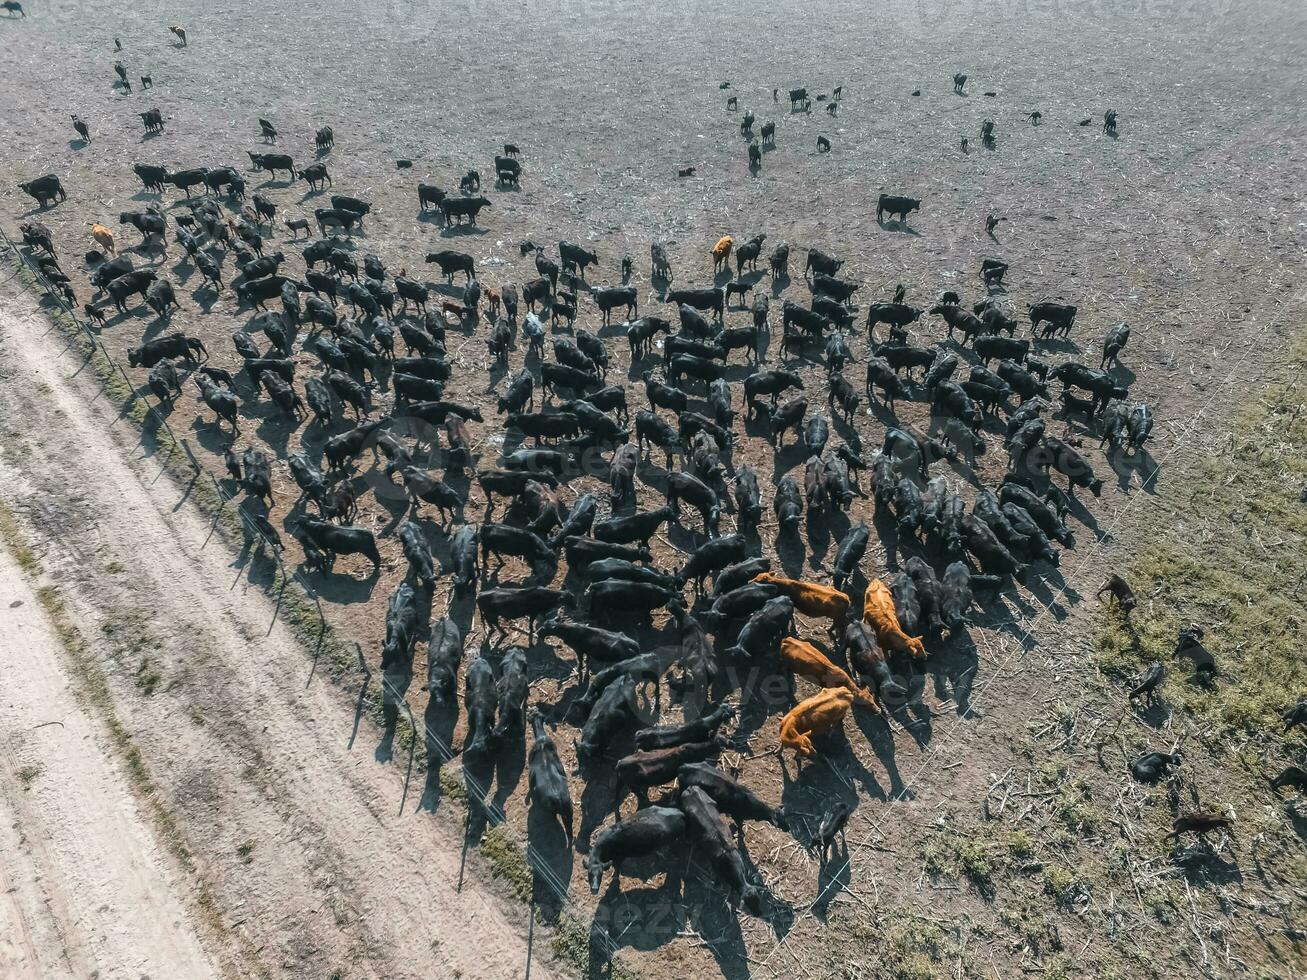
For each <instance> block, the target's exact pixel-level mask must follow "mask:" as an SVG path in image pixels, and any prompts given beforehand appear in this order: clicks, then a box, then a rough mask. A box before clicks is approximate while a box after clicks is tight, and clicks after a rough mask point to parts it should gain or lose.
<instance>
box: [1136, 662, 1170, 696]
mask: <svg viewBox="0 0 1307 980" xmlns="http://www.w3.org/2000/svg"><path fill="white" fill-rule="evenodd" d="M1165 678H1166V668H1165V667H1163V666H1162V662H1161V661H1160V660H1154V661H1153V662H1152V663H1151V664H1149V665H1148V666H1147V667H1145V668H1144V670H1143V671H1141V672H1140V674H1139V676H1138V677H1136V678H1135V679H1134V680H1133V681H1132V682H1131V685H1130V700H1131V701H1134V700H1135V699H1136V698H1143V697H1146V698H1148V700H1149V701H1153V700H1155V699H1156V697H1157V688H1158V686H1159V685H1160V684H1161V683H1162V681H1163V680H1164V679H1165Z"/></svg>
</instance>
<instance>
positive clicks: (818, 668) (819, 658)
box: [781, 636, 879, 710]
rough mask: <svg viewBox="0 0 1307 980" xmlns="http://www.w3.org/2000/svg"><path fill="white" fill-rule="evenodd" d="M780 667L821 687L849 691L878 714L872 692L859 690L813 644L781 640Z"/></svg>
mask: <svg viewBox="0 0 1307 980" xmlns="http://www.w3.org/2000/svg"><path fill="white" fill-rule="evenodd" d="M781 666H782V667H784V668H785V669H786V670H788V671H790V672H791V673H795V674H799V675H801V676H803V677H806V678H808V680H810V681H812V682H814V683H816V684H819V685H821V686H822V687H826V688H834V687H842V688H844V689H846V690H848V691H850V692H851V693H852V694H853V697H854V698H855V699H856V700H857V701H858V702H859V703H861V704H864V705H866V706H867V707H868V708H872V709H877V710H879V705H877V704H876V698H875V696H874V695H873V694H872V693H871V691H869V690H867V689H866V688H865V687H859V686H858V683H857V681H855V680H854V679H853V678H852V677H850V676H849V675H848V673H846V672H845V671H844V669H843V668H841V667H839V666H838V665H836V664H833V663H831V661H830V660H829V659H828V658H827V657H826V655H825V654H824V653H822V652H821V651H820V650H818V649H817V648H816V647H815V646H813V645H812V644H811V643H807V642H805V641H803V640H800V639H798V638H797V637H793V636H787V637H785V639H783V640H781Z"/></svg>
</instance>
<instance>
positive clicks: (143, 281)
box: [105, 269, 157, 366]
mask: <svg viewBox="0 0 1307 980" xmlns="http://www.w3.org/2000/svg"><path fill="white" fill-rule="evenodd" d="M156 278H157V277H156V276H155V274H154V273H153V272H152V271H151V270H149V269H137V270H136V271H134V272H125V273H123V274H122V275H120V276H117V277H116V278H114V279H113V280H112V281H110V282H109V283H108V284H107V285H106V286H105V290H106V292H108V293H109V296H110V298H111V299H112V300H113V303H114V306H115V307H117V309H118V312H119V313H126V312H127V300H128V299H129V298H130V297H131V296H134V295H136V294H138V293H139V294H140V295H142V296H144V295H145V291H146V290H147V289H149V288H150V284H151V283H152V282H154V281H155V279H156ZM147 366H148V365H147Z"/></svg>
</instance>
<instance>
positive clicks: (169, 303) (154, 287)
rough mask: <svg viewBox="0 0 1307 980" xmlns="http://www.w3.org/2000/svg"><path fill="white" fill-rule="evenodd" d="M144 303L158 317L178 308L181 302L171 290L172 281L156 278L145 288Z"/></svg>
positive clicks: (180, 306) (165, 315)
mask: <svg viewBox="0 0 1307 980" xmlns="http://www.w3.org/2000/svg"><path fill="white" fill-rule="evenodd" d="M145 305H146V306H148V307H149V308H150V309H152V310H154V312H155V314H156V315H158V316H160V317H167V316H168V315H169V314H170V313H171V312H172V311H173V310H180V309H181V308H182V305H181V303H179V302H177V296H176V294H175V293H174V292H173V288H172V283H170V282H168V281H167V280H166V279H157V280H155V281H154V282H152V283H150V285H149V287H148V288H147V289H146V290H145Z"/></svg>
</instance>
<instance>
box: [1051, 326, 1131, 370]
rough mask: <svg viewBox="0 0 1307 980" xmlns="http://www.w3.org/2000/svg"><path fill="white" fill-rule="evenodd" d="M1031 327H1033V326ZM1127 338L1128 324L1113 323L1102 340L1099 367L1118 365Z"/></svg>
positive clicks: (1128, 334)
mask: <svg viewBox="0 0 1307 980" xmlns="http://www.w3.org/2000/svg"><path fill="white" fill-rule="evenodd" d="M1031 329H1032V330H1033V329H1034V328H1033V326H1032V328H1031ZM1129 340H1130V325H1129V324H1128V323H1126V322H1124V321H1122V322H1121V323H1117V324H1115V325H1114V326H1113V327H1112V329H1111V330H1109V331H1108V332H1107V337H1106V338H1104V340H1103V359H1102V360H1101V361H1100V362H1099V365H1098V367H1099V369H1100V370H1107V369H1108V368H1109V367H1113V366H1117V365H1119V364H1120V363H1121V351H1123V350H1125V345H1126V344H1127V343H1128V342H1129Z"/></svg>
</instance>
